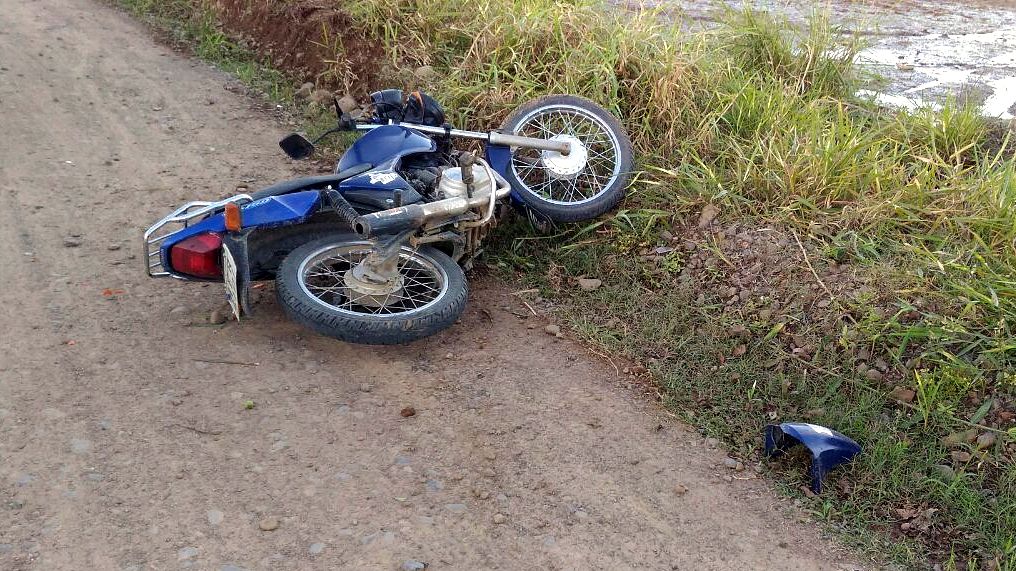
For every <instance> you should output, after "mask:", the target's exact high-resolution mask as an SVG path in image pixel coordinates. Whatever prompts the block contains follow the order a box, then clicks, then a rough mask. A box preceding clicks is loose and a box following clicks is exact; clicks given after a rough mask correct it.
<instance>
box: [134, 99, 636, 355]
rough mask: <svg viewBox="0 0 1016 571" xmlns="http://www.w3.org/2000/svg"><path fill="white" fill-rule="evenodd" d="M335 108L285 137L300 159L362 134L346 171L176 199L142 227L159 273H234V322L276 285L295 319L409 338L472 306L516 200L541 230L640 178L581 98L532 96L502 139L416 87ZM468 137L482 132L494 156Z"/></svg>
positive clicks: (357, 335)
mask: <svg viewBox="0 0 1016 571" xmlns="http://www.w3.org/2000/svg"><path fill="white" fill-rule="evenodd" d="M335 108H336V109H335V112H336V115H337V118H338V121H337V125H336V126H335V127H334V128H332V129H329V130H328V131H326V132H325V133H324V134H322V135H321V136H319V137H318V138H317V139H316V140H315V141H310V140H308V139H307V138H306V137H304V136H303V135H300V134H296V133H294V134H292V135H289V136H288V137H286V138H285V139H283V140H282V141H281V142H280V146H281V147H282V149H283V151H285V152H286V154H287V155H289V156H290V157H291V158H293V159H296V160H300V159H306V158H308V157H310V156H311V155H312V154H313V153H314V152H315V145H316V144H317V143H318V142H320V141H321V140H323V139H324V138H325V137H328V136H331V135H333V134H336V133H339V132H343V131H362V132H364V134H363V135H362V136H361V137H360V138H359V139H357V140H356V141H355V142H354V143H353V144H352V145H351V146H350V147H349V148H348V149H347V150H346V151H345V153H344V154H343V155H342V157H341V158H340V159H339V161H338V164H337V166H336V168H335V171H334V173H332V174H325V175H319V176H310V177H304V178H297V179H294V180H288V181H284V182H280V183H278V184H274V185H272V186H269V187H267V188H264V189H261V190H259V191H257V192H254V193H251V194H237V195H235V196H231V197H229V198H226V199H224V200H219V201H215V202H189V203H187V204H184V205H183V206H180V207H179V208H177V209H176V210H174V211H173V212H172V213H170V214H169V215H167V216H166V217H164V218H162V219H161V220H159V221H158V222H157V223H155V224H154V225H152V226H151V227H150V228H148V230H147V231H146V232H145V234H144V252H145V256H144V260H145V263H146V265H147V268H146V270H147V272H148V275H149V276H152V277H172V278H176V279H180V280H187V281H221V282H223V283H224V284H225V289H226V298H227V300H228V302H229V305H230V307H231V309H232V312H233V315H234V316H235V317H236V319H237V320H239V319H240V317H241V316H242V315H245V314H251V312H252V308H251V301H250V288H251V286H252V284H253V283H254V282H256V281H259V280H271V279H274V280H275V286H276V293H277V297H278V301H279V303H280V304H281V305H282V307H283V308H284V310H285V312H286V313H287V315H288V316H289V317H290V318H292V319H293V320H295V321H297V322H298V323H300V324H302V325H304V326H306V327H309V328H310V329H313V330H314V331H317V332H318V333H321V334H324V335H327V336H330V337H334V338H336V339H340V340H342V341H347V342H351V343H362V344H399V343H408V342H411V341H414V340H417V339H420V338H423V337H426V336H429V335H432V334H434V333H437V332H438V331H441V330H443V329H445V328H447V327H449V326H451V325H452V324H453V323H455V321H456V320H457V319H458V317H459V316H460V315H461V313H462V311H463V310H464V309H465V304H466V295H467V284H466V278H465V273H464V269H468V268H469V267H470V266H471V264H472V262H473V261H474V260H475V259H476V257H477V256H478V255H479V254H480V252H481V247H482V243H483V240H484V239H485V238H486V236H487V233H488V231H489V230H490V229H491V227H492V226H493V224H495V223H496V221H497V220H498V219H499V218H500V217H502V216H503V215H505V214H506V213H507V212H508V208H507V206H508V205H509V204H510V205H511V206H514V207H515V208H516V209H517V210H519V211H521V212H522V213H524V214H525V215H526V216H528V217H530V219H531V220H533V221H534V222H537V223H540V224H548V223H549V224H553V223H566V222H577V221H581V220H588V219H591V218H596V217H597V216H600V215H602V214H604V213H606V212H608V211H610V210H612V209H613V208H614V207H615V206H616V205H617V204H618V202H620V201H621V199H622V198H623V197H624V193H625V191H626V188H627V186H628V184H629V182H630V181H631V177H632V174H633V160H632V146H631V142H630V140H629V138H628V135H627V134H626V133H625V131H624V129H623V127H622V126H621V125H620V123H619V122H618V121H617V119H616V118H615V117H613V116H612V115H611V114H610V113H609V112H607V111H606V110H605V109H603V108H602V107H600V106H598V105H596V104H595V103H593V102H591V101H589V100H587V99H584V98H580V97H575V96H570V95H553V96H547V97H542V98H539V99H535V100H533V101H530V102H528V103H526V104H524V105H522V106H521V107H520V108H518V109H517V110H516V111H515V112H514V113H512V114H511V115H510V116H509V117H508V118H507V119H506V120H505V122H504V123H503V125H502V127H501V128H500V129H499V130H494V131H490V132H479V131H466V130H460V129H456V128H453V127H452V126H451V125H449V124H448V123H446V122H445V118H444V111H443V110H442V109H441V107H440V105H438V103H437V102H436V101H435V100H434V99H433V98H431V97H430V96H428V95H426V94H424V93H420V92H413V93H410V94H408V95H405V94H403V92H402V91H401V90H398V89H386V90H383V91H378V92H375V93H373V94H371V96H370V102H369V103H368V104H367V105H366V106H365V107H364V108H358V107H357V106H356V105H355V104H354V105H348V104H346V105H343V104H341V102H339V101H338V100H336V101H335ZM456 139H466V140H477V141H482V142H483V151H484V152H483V155H484V158H480V157H478V156H476V155H475V154H474V153H472V152H469V151H460V150H456V149H455V148H453V146H452V141H453V140H456Z"/></svg>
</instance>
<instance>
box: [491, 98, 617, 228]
mask: <svg viewBox="0 0 1016 571" xmlns="http://www.w3.org/2000/svg"><path fill="white" fill-rule="evenodd" d="M501 130H502V131H503V132H505V133H511V134H515V135H522V136H527V137H537V138H541V139H542V138H549V139H560V140H567V141H569V142H572V143H573V152H572V153H569V154H568V155H565V156H562V155H560V154H559V153H555V152H552V151H539V150H535V149H522V148H512V160H511V164H510V166H509V168H508V169H507V170H508V172H507V176H506V178H507V179H508V182H509V183H510V184H511V185H512V188H513V189H514V191H515V195H516V196H517V197H518V198H519V199H520V200H521V201H522V202H523V203H524V204H525V205H526V206H528V207H529V208H531V209H533V210H535V211H537V212H538V213H539V214H542V215H543V216H545V217H546V218H548V219H550V220H551V221H553V222H579V221H582V220H590V219H592V218H596V217H598V216H601V215H603V214H606V213H607V212H610V211H611V210H613V209H614V208H615V207H616V206H617V205H618V203H620V202H621V199H623V198H624V195H625V191H626V190H627V188H628V185H629V183H630V182H631V178H632V176H633V174H634V160H633V153H632V145H631V140H630V139H629V138H628V134H627V133H626V132H625V130H624V127H622V126H621V124H620V122H618V120H617V119H616V118H615V117H614V116H613V115H611V114H610V113H609V112H608V111H607V110H606V109H604V108H603V107H600V106H599V105H597V104H596V103H593V102H592V101H590V100H588V99H585V98H582V97H576V96H573V95H549V96H546V97H541V98H539V99H534V100H533V101H530V102H528V103H526V104H525V105H523V106H521V107H519V108H518V109H517V110H515V112H514V113H512V114H511V116H509V117H508V119H506V120H505V122H504V123H503V124H502V126H501ZM576 142H578V143H581V145H574V143H576ZM576 148H577V151H576V150H575V149H576Z"/></svg>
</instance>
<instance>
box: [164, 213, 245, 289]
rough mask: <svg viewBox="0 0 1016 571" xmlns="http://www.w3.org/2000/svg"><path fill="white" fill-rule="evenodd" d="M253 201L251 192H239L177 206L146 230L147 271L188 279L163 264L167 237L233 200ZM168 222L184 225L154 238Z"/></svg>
mask: <svg viewBox="0 0 1016 571" xmlns="http://www.w3.org/2000/svg"><path fill="white" fill-rule="evenodd" d="M253 201H254V199H253V198H251V196H250V195H249V194H238V195H236V196H231V197H229V198H227V199H225V200H220V201H218V202H202V201H195V202H188V203H187V204H184V205H183V206H181V207H180V208H177V209H176V210H174V211H173V212H171V213H170V214H169V215H167V216H166V217H165V218H163V219H162V220H159V221H158V222H156V223H155V224H153V225H152V227H151V228H149V229H148V230H146V231H145V239H144V250H145V265H146V268H145V271H147V272H148V275H149V276H150V277H153V278H158V277H166V276H171V277H174V278H178V279H186V278H184V277H183V276H179V275H177V274H174V273H172V272H170V271H169V270H168V268H166V267H165V265H163V260H162V255H161V253H162V242H163V241H164V240H165V239H166V238H169V237H170V236H172V235H173V234H176V233H177V232H179V231H180V230H182V229H184V228H186V227H187V226H188V225H190V221H191V220H194V219H195V218H198V217H201V216H205V215H207V214H211V213H214V212H215V211H216V210H219V209H221V208H223V207H224V206H226V205H227V204H229V203H231V202H237V203H247V202H253ZM167 224H182V226H181V227H180V228H177V229H175V230H173V231H172V232H164V233H162V234H160V235H158V236H155V237H154V238H153V237H152V236H153V234H155V233H156V232H158V231H159V230H161V229H162V228H163V227H164V226H166V225H167ZM153 248H154V251H153ZM153 258H154V259H153Z"/></svg>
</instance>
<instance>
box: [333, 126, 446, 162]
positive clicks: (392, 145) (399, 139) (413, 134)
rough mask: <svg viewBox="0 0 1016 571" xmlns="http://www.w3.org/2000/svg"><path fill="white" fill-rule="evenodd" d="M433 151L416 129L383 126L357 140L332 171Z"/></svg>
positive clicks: (435, 147) (433, 148) (433, 146)
mask: <svg viewBox="0 0 1016 571" xmlns="http://www.w3.org/2000/svg"><path fill="white" fill-rule="evenodd" d="M434 151H437V143H435V142H434V141H433V140H432V139H431V138H430V137H427V136H425V135H422V134H420V132H419V131H414V130H412V129H407V128H406V127H402V126H400V125H384V126H381V127H378V128H376V129H372V130H370V131H368V132H367V134H366V135H364V136H362V137H360V138H359V139H357V141H356V142H355V143H353V144H352V146H350V147H349V149H347V150H346V153H345V154H344V155H342V158H341V159H339V164H338V166H337V167H336V172H339V171H342V170H345V169H348V168H350V167H353V166H355V165H359V164H364V163H368V164H372V165H375V166H378V165H384V164H390V163H394V162H395V161H397V160H398V159H400V158H402V157H404V156H406V155H412V154H415V153H432V152H434Z"/></svg>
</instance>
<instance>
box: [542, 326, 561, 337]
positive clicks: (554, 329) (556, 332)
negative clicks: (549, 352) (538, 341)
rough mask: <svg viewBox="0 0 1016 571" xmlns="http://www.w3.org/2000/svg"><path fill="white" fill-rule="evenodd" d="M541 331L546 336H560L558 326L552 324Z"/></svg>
mask: <svg viewBox="0 0 1016 571" xmlns="http://www.w3.org/2000/svg"><path fill="white" fill-rule="evenodd" d="M543 330H544V331H546V332H547V335H554V336H558V335H560V334H561V327H560V326H559V325H554V324H553V323H551V324H550V325H548V326H546V327H544V328H543Z"/></svg>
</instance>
